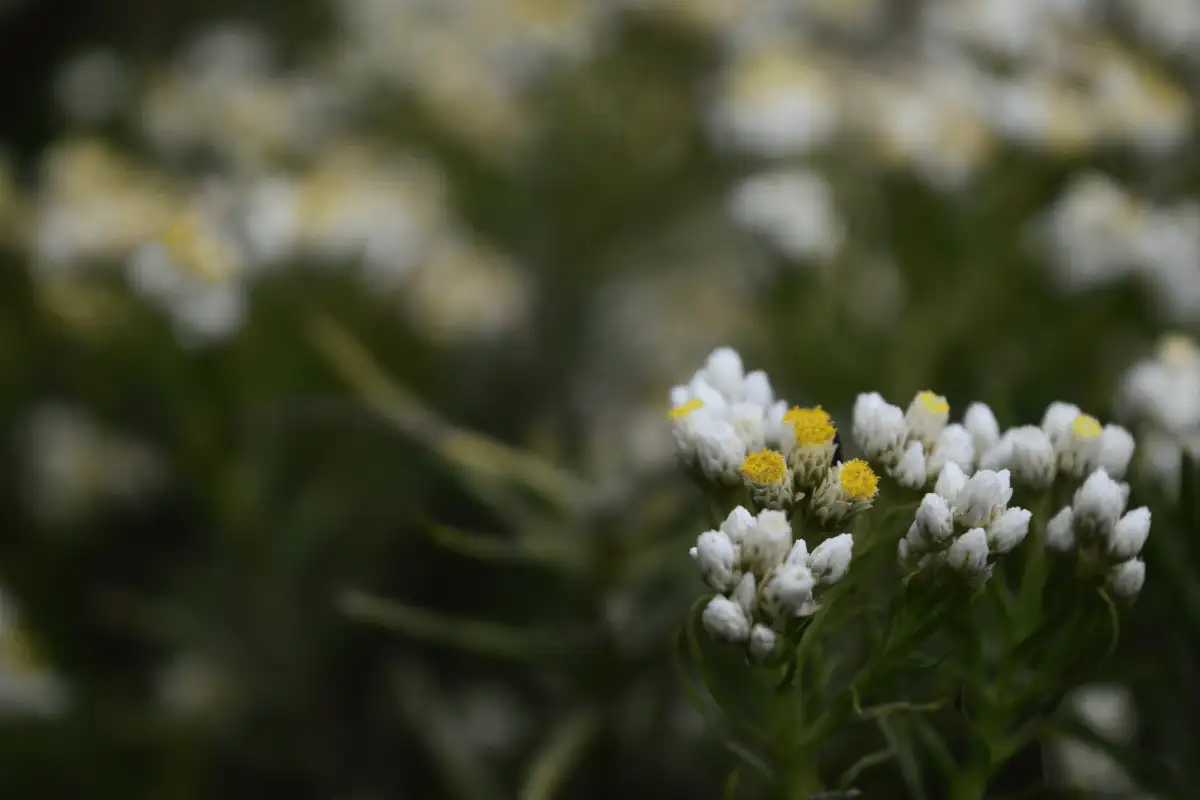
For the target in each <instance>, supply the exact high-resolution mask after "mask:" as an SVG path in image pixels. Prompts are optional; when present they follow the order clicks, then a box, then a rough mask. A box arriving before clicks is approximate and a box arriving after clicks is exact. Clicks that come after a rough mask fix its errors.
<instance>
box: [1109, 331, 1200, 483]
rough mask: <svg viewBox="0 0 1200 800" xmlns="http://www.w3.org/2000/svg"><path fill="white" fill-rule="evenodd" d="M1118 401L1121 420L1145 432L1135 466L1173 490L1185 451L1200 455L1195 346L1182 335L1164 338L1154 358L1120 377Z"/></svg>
mask: <svg viewBox="0 0 1200 800" xmlns="http://www.w3.org/2000/svg"><path fill="white" fill-rule="evenodd" d="M1117 402H1118V409H1119V411H1120V413H1121V416H1122V417H1123V418H1128V419H1129V420H1131V421H1135V422H1137V423H1139V425H1140V426H1142V428H1144V431H1142V433H1140V434H1139V437H1138V438H1139V439H1140V440H1141V444H1142V448H1141V452H1140V455H1139V463H1140V464H1141V466H1142V467H1143V468H1144V469H1145V470H1146V472H1147V474H1149V475H1151V476H1153V477H1154V478H1156V479H1157V480H1158V481H1159V482H1160V483H1161V484H1163V485H1164V486H1166V487H1167V488H1169V489H1171V490H1175V489H1176V488H1177V487H1178V485H1179V470H1180V464H1181V460H1182V456H1183V452H1184V450H1188V451H1190V452H1191V453H1192V454H1193V455H1195V454H1198V453H1200V345H1197V343H1196V341H1195V340H1194V339H1192V338H1191V337H1189V336H1185V335H1182V334H1171V335H1167V336H1164V337H1163V339H1162V341H1160V342H1159V345H1158V351H1157V352H1156V353H1155V354H1154V356H1153V357H1151V358H1147V359H1145V360H1143V361H1140V362H1138V363H1136V364H1134V365H1133V366H1132V367H1130V368H1129V370H1128V372H1126V373H1125V376H1124V377H1123V378H1122V381H1121V386H1120V389H1119V391H1118V395H1117ZM1110 474H1111V473H1110ZM1113 477H1118V478H1119V476H1117V475H1113Z"/></svg>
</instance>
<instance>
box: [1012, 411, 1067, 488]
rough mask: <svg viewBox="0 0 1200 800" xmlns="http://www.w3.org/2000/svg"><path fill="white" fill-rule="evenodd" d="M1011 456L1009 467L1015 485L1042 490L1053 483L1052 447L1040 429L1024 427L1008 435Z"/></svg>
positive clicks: (1053, 460) (1054, 462) (1055, 464)
mask: <svg viewBox="0 0 1200 800" xmlns="http://www.w3.org/2000/svg"><path fill="white" fill-rule="evenodd" d="M1008 436H1009V447H1010V448H1011V450H1012V454H1011V456H1010V457H1009V465H1010V467H1011V469H1012V472H1013V478H1014V479H1015V480H1016V481H1017V483H1020V484H1022V485H1023V486H1028V487H1030V488H1031V489H1037V490H1042V489H1046V488H1048V487H1049V486H1050V484H1052V483H1054V476H1055V474H1056V472H1057V463H1056V460H1055V455H1054V445H1052V444H1050V437H1049V436H1047V435H1046V432H1045V431H1043V430H1042V429H1041V428H1037V427H1035V426H1033V425H1024V426H1022V427H1019V428H1013V429H1012V430H1011V431H1009V433H1008Z"/></svg>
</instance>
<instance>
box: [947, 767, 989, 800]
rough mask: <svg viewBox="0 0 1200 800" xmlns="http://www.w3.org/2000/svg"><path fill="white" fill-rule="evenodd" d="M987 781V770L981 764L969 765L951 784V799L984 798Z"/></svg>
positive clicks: (971, 799) (979, 799) (970, 799)
mask: <svg viewBox="0 0 1200 800" xmlns="http://www.w3.org/2000/svg"><path fill="white" fill-rule="evenodd" d="M987 783H988V774H987V770H985V769H981V768H980V766H979V765H973V766H968V767H966V768H965V769H963V770H962V771H961V772H959V773H958V774H957V775H956V776H955V777H954V781H953V782H952V783H951V784H950V800H983V795H984V792H985V791H987Z"/></svg>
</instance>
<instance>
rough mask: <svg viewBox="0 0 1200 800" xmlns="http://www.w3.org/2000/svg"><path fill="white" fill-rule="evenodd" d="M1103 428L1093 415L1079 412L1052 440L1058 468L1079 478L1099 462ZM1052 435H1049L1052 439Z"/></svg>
mask: <svg viewBox="0 0 1200 800" xmlns="http://www.w3.org/2000/svg"><path fill="white" fill-rule="evenodd" d="M1103 432H1104V429H1103V428H1102V427H1100V423H1099V422H1098V421H1097V420H1096V418H1095V417H1092V416H1088V415H1087V414H1080V415H1079V416H1077V417H1075V419H1074V420H1072V422H1071V424H1070V425H1069V426H1068V428H1067V430H1066V432H1065V433H1063V434H1060V435H1059V437H1058V439H1057V440H1056V441H1054V446H1055V448H1054V449H1055V451H1056V453H1057V454H1058V468H1059V469H1060V470H1062V471H1063V472H1066V473H1067V474H1069V475H1073V476H1075V477H1077V478H1081V477H1083V476H1084V475H1086V474H1088V473H1089V472H1091V471H1092V470H1093V469H1095V468H1096V467H1097V465H1098V464H1099V462H1100V449H1101V441H1100V440H1101V434H1102V433H1103ZM1053 438H1054V437H1051V439H1052V440H1053Z"/></svg>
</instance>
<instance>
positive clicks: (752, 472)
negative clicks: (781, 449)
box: [742, 450, 787, 486]
mask: <svg viewBox="0 0 1200 800" xmlns="http://www.w3.org/2000/svg"><path fill="white" fill-rule="evenodd" d="M742 474H743V475H745V476H746V478H747V479H749V480H751V481H753V482H754V483H757V484H761V485H764V486H774V485H776V484H778V483H780V482H782V481H783V478H784V476H785V475H786V474H787V461H786V460H785V459H784V457H783V453H777V452H775V451H774V450H760V451H758V452H757V453H751V454H750V455H748V456H746V460H745V461H743V462H742Z"/></svg>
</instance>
